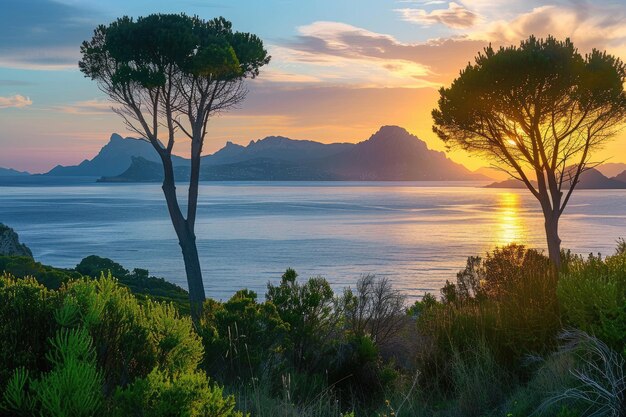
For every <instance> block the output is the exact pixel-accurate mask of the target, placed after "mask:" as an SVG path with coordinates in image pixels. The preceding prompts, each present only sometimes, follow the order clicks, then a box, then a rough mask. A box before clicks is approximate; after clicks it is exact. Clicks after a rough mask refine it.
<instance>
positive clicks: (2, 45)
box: [0, 0, 98, 70]
mask: <svg viewBox="0 0 626 417" xmlns="http://www.w3.org/2000/svg"><path fill="white" fill-rule="evenodd" d="M97 18H98V15H97V14H95V13H94V12H93V11H92V10H87V9H84V8H82V7H79V6H75V5H68V4H64V3H59V2H57V1H52V0H3V4H2V13H0V40H1V41H0V67H9V68H20V69H39V70H58V69H66V68H75V67H76V62H77V61H78V59H79V47H80V44H81V42H82V41H83V40H85V39H88V38H89V37H90V36H91V34H92V31H93V29H94V28H95V26H96V24H97V23H98V22H97V21H96V19H97Z"/></svg>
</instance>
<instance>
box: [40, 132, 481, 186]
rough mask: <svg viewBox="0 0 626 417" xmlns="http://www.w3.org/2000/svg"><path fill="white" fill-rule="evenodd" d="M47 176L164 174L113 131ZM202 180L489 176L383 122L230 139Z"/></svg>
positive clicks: (112, 178) (133, 178)
mask: <svg viewBox="0 0 626 417" xmlns="http://www.w3.org/2000/svg"><path fill="white" fill-rule="evenodd" d="M174 165H175V175H176V176H177V178H178V179H180V180H185V179H187V178H188V177H189V161H188V160H186V159H184V158H181V157H176V159H175V161H174ZM45 175H65V176H77V175H82V176H100V177H101V178H100V180H99V181H102V182H149V181H160V180H161V179H162V176H163V174H162V169H161V166H160V161H159V160H158V155H157V154H156V152H155V151H154V149H152V147H151V145H150V144H149V143H146V142H145V141H142V140H137V139H132V138H126V139H123V138H121V136H119V135H116V134H114V135H113V136H111V140H110V141H109V143H107V145H105V146H104V147H103V148H102V150H101V151H100V152H99V153H98V155H96V156H95V157H94V158H93V159H91V160H85V161H83V162H82V163H81V164H79V165H77V166H73V167H60V166H59V167H55V168H54V169H53V170H51V171H50V172H49V173H47V174H45ZM200 179H201V180H203V181H229V180H285V181H287V180H295V181H299V180H303V181H304V180H307V181H322V180H327V181H333V180H344V181H361V180H368V181H467V180H488V179H489V178H488V177H486V176H484V175H482V174H477V173H473V172H471V171H470V170H468V169H467V168H465V167H464V166H463V165H461V164H457V163H455V162H453V161H451V160H450V159H448V158H447V157H446V155H445V154H444V153H443V152H438V151H434V150H430V149H428V147H427V146H426V143H424V142H423V141H422V140H420V139H418V138H417V137H416V136H414V135H411V134H410V133H409V132H407V131H406V130H405V129H403V128H401V127H398V126H383V127H381V128H380V130H378V132H376V133H375V134H374V135H372V136H371V137H370V138H369V139H367V140H365V141H362V142H359V143H331V144H324V143H319V142H314V141H308V140H294V139H289V138H286V137H282V136H269V137H266V138H264V139H259V140H253V141H251V142H250V143H249V144H248V145H246V146H243V145H237V144H234V143H232V142H228V143H227V144H226V145H225V146H224V147H223V148H222V149H220V150H218V151H217V152H215V153H214V154H211V155H207V156H204V157H202V170H201V174H200Z"/></svg>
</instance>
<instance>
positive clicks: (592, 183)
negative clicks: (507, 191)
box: [485, 168, 626, 190]
mask: <svg viewBox="0 0 626 417" xmlns="http://www.w3.org/2000/svg"><path fill="white" fill-rule="evenodd" d="M625 177H626V175H625ZM531 182H532V183H533V185H534V186H537V182H536V181H531ZM485 187H486V188H526V185H525V184H524V183H523V182H522V181H519V180H516V179H514V178H511V179H508V180H505V181H500V182H494V183H492V184H489V185H487V186H485ZM564 188H567V187H564ZM622 188H626V182H622V181H619V180H618V179H617V178H608V177H607V176H605V175H604V174H602V173H601V172H600V171H598V170H597V169H595V168H591V169H589V170H587V171H585V172H583V173H582V174H580V178H579V181H578V184H577V185H576V189H577V190H585V189H586V190H602V189H604V190H608V189H622Z"/></svg>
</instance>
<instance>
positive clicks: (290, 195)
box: [0, 177, 626, 300]
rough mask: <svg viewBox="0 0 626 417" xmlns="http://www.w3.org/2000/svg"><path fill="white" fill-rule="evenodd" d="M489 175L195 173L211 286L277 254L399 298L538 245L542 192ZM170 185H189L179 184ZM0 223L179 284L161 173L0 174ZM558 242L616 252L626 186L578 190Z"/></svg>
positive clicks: (339, 281) (255, 269) (272, 273)
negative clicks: (497, 183)
mask: <svg viewBox="0 0 626 417" xmlns="http://www.w3.org/2000/svg"><path fill="white" fill-rule="evenodd" d="M484 185H485V183H468V182H457V183H451V182H446V183H438V182H210V183H203V184H202V185H201V186H200V197H199V204H198V218H197V225H196V235H197V239H198V240H197V242H198V251H199V253H200V258H201V259H200V261H201V264H202V270H203V277H204V281H205V288H206V292H207V296H209V297H212V298H215V299H222V300H224V299H228V298H229V297H230V296H231V295H232V294H233V293H234V292H235V291H236V290H238V289H241V288H248V289H251V290H254V291H256V292H257V293H258V294H259V296H260V297H261V298H262V297H263V296H264V294H265V291H266V287H267V283H268V282H273V283H276V282H279V280H280V277H281V275H282V273H283V272H284V271H285V270H286V269H287V268H294V269H295V270H296V271H297V272H298V274H299V277H300V278H301V279H307V278H309V277H316V276H322V277H325V278H326V279H327V280H328V281H329V282H330V284H331V285H332V286H333V288H334V289H335V290H336V291H341V290H342V289H343V288H345V287H349V286H352V287H354V285H355V283H356V282H357V280H358V279H359V278H360V277H361V276H363V275H365V274H375V275H376V276H378V277H387V278H388V279H389V280H390V281H391V282H392V283H393V285H394V287H395V288H397V289H399V290H401V291H402V292H404V293H405V294H406V295H407V297H408V298H409V300H412V299H419V298H420V297H421V296H423V294H424V293H426V292H430V293H434V294H438V292H439V289H440V288H441V286H442V285H443V284H444V283H445V281H446V280H450V281H454V280H455V278H456V273H457V272H458V271H459V270H461V269H462V268H463V267H464V266H465V263H466V260H467V257H469V256H474V255H484V254H485V253H486V252H487V251H489V250H491V249H493V248H495V247H497V246H502V245H506V244H509V243H513V242H516V243H521V244H524V245H526V246H528V247H532V248H538V249H540V250H545V248H546V245H545V235H544V229H543V220H542V215H541V211H540V209H539V205H538V202H537V201H536V200H535V199H534V197H533V196H532V195H531V194H530V193H528V192H527V191H526V190H521V189H519V190H517V189H490V188H483V186H484ZM178 191H179V192H180V197H181V198H184V197H185V192H186V189H185V188H184V187H181V186H179V190H178ZM0 223H4V224H6V225H8V226H10V227H12V228H13V229H15V231H16V232H17V233H18V234H19V236H20V240H21V241H22V242H23V243H25V244H26V245H28V246H29V247H30V248H31V250H32V252H33V254H34V257H35V259H36V260H37V261H39V262H42V263H44V264H48V265H53V266H56V267H74V266H75V265H76V264H77V263H78V262H80V260H81V259H83V258H84V257H86V256H88V255H92V254H95V255H98V256H102V257H107V258H111V259H113V260H114V261H116V262H118V263H120V264H122V265H123V266H124V267H125V268H127V269H130V270H132V269H133V268H145V269H148V270H149V271H150V274H151V275H155V276H159V277H163V278H165V279H166V280H168V281H171V282H173V283H176V284H178V285H180V286H181V287H186V279H185V274H184V266H183V261H182V255H181V251H180V247H179V246H178V242H177V240H176V236H175V234H174V230H173V228H172V225H171V223H170V219H169V217H168V213H167V209H166V206H165V201H164V198H163V195H162V191H161V188H160V185H159V184H155V183H147V184H106V183H96V182H95V179H93V178H80V179H76V178H71V179H70V178H48V177H15V178H6V177H5V178H1V179H0ZM560 235H561V238H562V240H563V247H565V248H569V249H571V250H572V251H573V252H575V253H580V254H588V253H601V254H603V255H608V254H611V253H613V252H614V250H615V245H616V241H617V239H619V238H620V237H626V190H577V191H575V193H574V195H573V197H572V199H571V201H570V203H569V205H568V207H567V209H566V211H565V213H564V214H563V217H562V220H561V224H560Z"/></svg>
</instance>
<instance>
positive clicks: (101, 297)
mask: <svg viewBox="0 0 626 417" xmlns="http://www.w3.org/2000/svg"><path fill="white" fill-rule="evenodd" d="M62 291H63V293H64V299H63V309H64V310H66V311H69V312H70V313H67V314H66V315H67V316H68V317H70V318H68V317H66V318H65V320H67V321H71V322H74V323H79V324H81V325H83V326H85V328H86V329H87V330H88V331H89V333H90V335H91V336H92V338H93V340H94V346H95V351H96V355H97V358H98V364H99V366H100V367H101V369H102V370H103V372H104V377H105V382H106V392H107V393H108V392H112V390H113V389H114V387H115V386H117V385H122V386H124V385H126V384H128V383H130V382H132V381H133V380H134V379H135V378H138V377H144V376H146V375H147V374H148V373H149V372H150V371H151V370H152V369H153V368H154V367H155V366H156V365H157V359H158V351H157V344H156V341H155V340H153V338H151V336H150V329H149V327H148V318H147V317H146V314H145V311H144V309H143V308H142V307H141V305H140V304H139V302H138V300H137V299H136V298H135V297H134V296H133V295H132V294H131V293H130V291H129V290H128V289H126V288H124V287H121V286H119V285H118V284H117V282H116V280H114V279H113V278H111V276H110V275H109V276H108V277H102V278H100V279H97V280H88V279H82V280H78V281H73V282H71V283H69V284H68V285H66V286H65V287H63V288H62Z"/></svg>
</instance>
